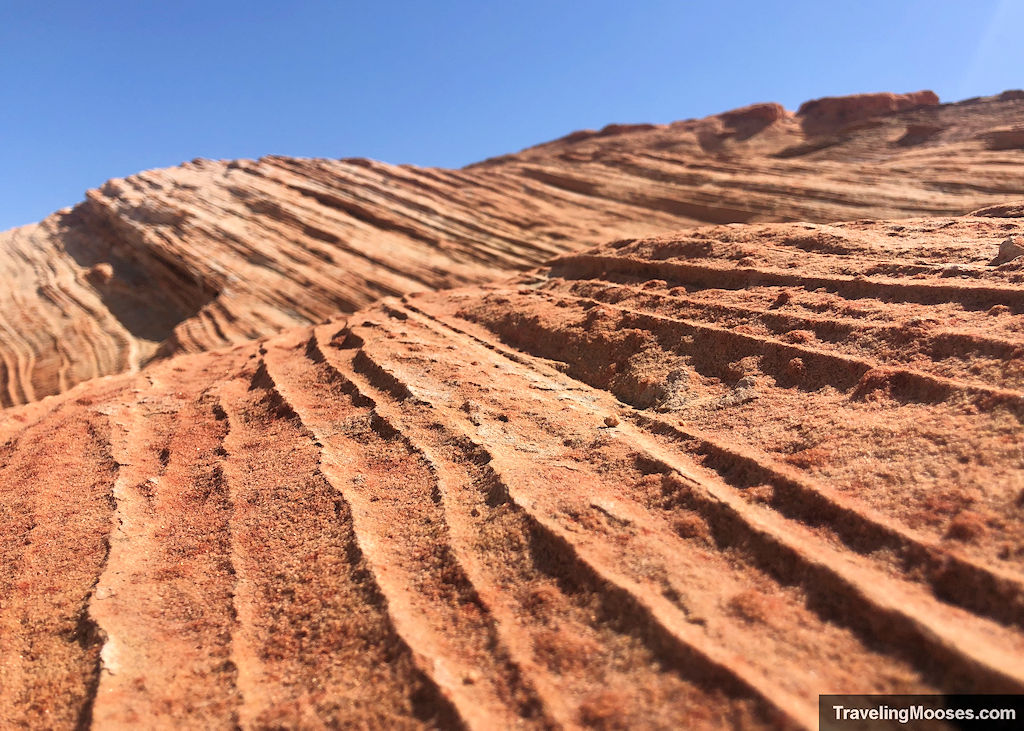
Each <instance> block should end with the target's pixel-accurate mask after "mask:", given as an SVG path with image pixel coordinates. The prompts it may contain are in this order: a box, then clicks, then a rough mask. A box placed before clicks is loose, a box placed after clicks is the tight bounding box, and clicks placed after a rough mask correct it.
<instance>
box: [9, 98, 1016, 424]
mask: <svg viewBox="0 0 1024 731" xmlns="http://www.w3.org/2000/svg"><path fill="white" fill-rule="evenodd" d="M935 102H936V100H935V98H934V94H931V92H921V93H919V94H911V95H893V94H877V95H862V96H858V97H846V98H838V99H822V100H816V101H814V102H808V103H806V104H804V105H803V107H801V112H798V113H797V114H792V113H790V112H787V111H786V110H784V109H783V108H782V107H780V106H779V105H776V104H758V105H754V106H751V107H746V108H744V109H739V110H734V111H732V112H726V113H724V114H720V115H717V116H713V117H709V118H706V119H701V120H688V121H683V122H676V123H673V124H670V125H611V126H609V127H606V128H605V129H603V130H601V131H600V132H590V131H584V132H576V133H573V134H571V135H569V136H568V137H565V138H563V139H561V140H556V141H554V142H550V143H547V144H544V145H540V146H538V147H535V148H531V149H528V150H524V151H523V152H521V153H519V154H516V155H508V156H505V157H502V158H496V159H492V160H488V161H484V162H482V163H478V164H475V165H470V166H469V167H467V168H465V169H463V170H438V169H424V168H417V167H413V166H394V165H386V164H383V163H377V162H371V161H367V160H340V161H339V160H296V159H288V158H281V157H269V158H263V159H261V160H259V161H248V160H241V161H234V162H214V161H209V160H197V161H194V162H192V163H186V164H184V165H182V166H180V167H177V168H171V169H166V170H153V171H148V172H144V173H140V174H138V175H134V176H131V177H129V178H125V179H123V180H112V181H110V182H108V183H107V184H105V185H104V186H102V187H101V188H99V189H98V190H93V191H89V193H88V195H87V198H86V201H85V202H84V203H81V204H79V205H78V206H76V207H74V208H73V209H70V210H65V211H62V212H60V213H57V214H55V215H53V216H51V217H50V218H48V219H46V220H45V221H43V222H42V223H40V224H37V225H32V226H26V227H23V228H20V229H14V230H12V231H8V232H6V233H2V234H0V275H2V276H3V278H4V283H5V285H6V286H5V287H4V288H3V290H2V291H0V332H2V333H3V337H2V338H0V406H2V405H11V404H19V403H25V402H27V401H32V400H34V399H36V398H40V397H42V396H45V395H48V394H52V393H58V392H60V391H62V390H65V389H67V388H69V387H70V386H73V385H74V384H76V383H79V382H81V381H83V380H87V379H89V378H92V377H95V376H100V375H108V374H112V373H118V372H123V371H133V370H136V369H138V368H139V367H140V366H142V365H144V364H145V363H147V362H149V361H150V360H151V359H152V358H154V357H161V356H166V355H170V354H174V353H183V352H196V351H201V350H207V349H210V348H216V347H222V346H224V345H228V344H232V343H238V342H244V341H246V340H249V339H251V338H254V337H258V336H261V335H266V334H269V333H272V332H277V331H280V330H282V329H286V328H288V327H292V326H295V325H299V324H308V323H314V322H319V321H321V320H322V319H324V318H325V317H328V316H330V315H332V314H334V313H336V312H339V311H342V312H351V311H354V310H356V309H358V308H359V307H362V306H364V305H366V304H369V303H370V302H372V301H373V300H375V299H377V298H379V297H381V296H385V295H400V294H404V293H407V292H412V291H418V290H427V289H438V288H444V287H450V286H457V285H462V284H470V283H476V282H483V281H487V280H489V279H491V278H493V277H494V276H495V273H496V272H499V271H502V270H522V269H526V268H529V267H531V266H535V265H537V264H540V263H542V262H544V261H546V260H547V259H549V258H551V257H552V256H555V255H558V254H560V253H564V252H566V251H575V250H579V249H581V248H585V247H588V246H593V245H596V244H598V243H601V242H602V241H606V240H610V239H613V238H621V237H623V236H638V235H649V234H653V233H658V232H661V231H666V230H672V229H678V228H681V227H688V226H695V225H698V224H701V223H733V222H765V221H796V220H805V221H815V222H828V221H839V220H853V219H858V218H865V217H868V218H875V219H881V218H902V217H907V216H915V215H916V216H921V215H955V214H963V213H966V212H967V211H970V210H973V209H977V208H981V207H983V206H987V205H995V204H1001V203H1004V202H1005V201H1006V199H1007V198H1014V197H1015V198H1018V199H1019V198H1021V197H1022V196H1024V149H1021V145H1020V144H1019V142H1020V140H1019V139H1018V138H1019V136H1020V135H1019V130H1018V129H1017V128H1016V127H1015V126H1014V125H1019V120H1020V119H1021V117H1022V115H1024V98H1022V97H1021V95H1019V94H1017V93H1014V92H1007V93H1005V94H1003V95H1000V96H998V97H991V98H987V99H980V100H973V101H969V102H962V103H958V104H947V105H938V104H936V103H935ZM1015 140H1016V142H1015Z"/></svg>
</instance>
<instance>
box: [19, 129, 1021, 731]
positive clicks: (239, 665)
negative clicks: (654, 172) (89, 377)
mask: <svg viewBox="0 0 1024 731" xmlns="http://www.w3.org/2000/svg"><path fill="white" fill-rule="evenodd" d="M647 134H650V132H647ZM972 154H980V153H977V152H975V153H972ZM517 164H525V163H517ZM1022 234H1024V219H1021V218H1019V217H1013V216H967V217H947V216H941V217H927V218H915V219H904V220H899V221H890V222H885V221H877V222H876V221H867V220H858V221H854V222H850V223H842V224H816V223H790V224H730V225H720V226H712V227H701V228H695V229H691V230H688V231H682V232H676V233H672V234H664V235H659V236H656V237H639V238H634V237H630V238H624V239H619V240H616V241H614V242H612V243H607V244H604V245H602V246H599V247H597V248H591V249H587V250H583V251H577V252H572V253H566V254H564V255H562V256H559V257H557V258H556V259H554V261H553V262H552V263H551V264H550V266H547V267H542V268H537V269H533V270H531V271H528V272H524V273H521V274H518V275H515V276H514V278H512V279H510V280H507V281H503V282H499V283H492V284H489V285H483V286H469V287H463V288H459V289H456V290H453V291H449V292H416V293H410V294H407V295H405V296H402V297H388V298H385V299H384V300H382V301H381V302H379V303H377V304H374V305H372V306H370V307H368V308H365V309H362V310H360V311H358V312H356V313H354V314H352V315H349V316H347V317H341V318H336V319H332V320H330V321H328V322H326V323H324V324H320V325H315V326H302V327H298V328H292V329H289V330H287V331H285V332H283V333H281V334H278V335H275V336H272V337H266V338H262V339H260V340H258V341H255V342H251V343H245V344H240V345H235V346H232V347H228V348H224V349H218V350H215V351H212V352H207V353H201V354H191V355H188V354H186V355H181V356H178V357H175V358H172V359H168V360H165V361H162V362H157V363H154V364H152V365H150V366H149V367H147V368H146V369H144V370H143V371H141V372H139V373H134V374H122V375H118V376H111V377H106V378H99V379H95V380H93V381H91V382H89V383H84V384H80V385H78V386H76V387H74V388H71V389H70V390H68V391H67V392H65V393H63V394H61V395H58V396H54V397H50V398H46V399H42V400H39V401H37V402H34V403H31V404H28V405H25V406H20V407H15V408H12V409H8V410H7V411H6V412H4V420H3V421H2V422H0V445H2V446H0V465H2V467H0V506H2V509H3V511H4V513H3V516H2V519H0V551H2V561H0V602H2V605H0V685H2V687H3V688H4V689H5V690H4V693H3V694H0V725H3V726H5V727H17V726H19V725H29V726H33V727H49V728H54V727H63V728H70V727H75V726H76V725H77V726H78V727H90V726H94V727H97V728H122V727H146V728H162V727H167V728H170V727H175V728H182V727H192V728H199V727H210V728H229V727H235V726H241V727H244V728H279V727H314V726H355V727H359V726H364V727H387V728H462V727H464V728H477V729H495V728H524V729H528V728H553V727H561V728H580V727H589V728H665V729H679V728H692V729H705V728H736V727H740V728H815V727H816V718H817V715H816V714H817V712H816V708H817V696H818V694H819V693H823V692H865V693H871V692H902V693H917V692H921V693H932V692H951V691H963V692H982V693H986V692H1011V693H1021V692H1024V661H1022V658H1024V529H1022V526H1024V521H1022V520H1021V518H1022V511H1024V479H1022V475H1024V453H1022V442H1021V439H1020V435H1021V423H1022V420H1024V258H1019V257H1018V258H1011V259H1009V260H1008V261H1005V262H1003V263H1000V264H995V265H994V264H992V261H993V259H995V258H996V257H997V255H998V254H999V252H1000V249H1001V248H1005V247H1002V244H1003V242H1004V241H1006V240H1007V239H1013V238H1014V237H1018V236H1020V235H1022Z"/></svg>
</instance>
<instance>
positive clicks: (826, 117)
mask: <svg viewBox="0 0 1024 731" xmlns="http://www.w3.org/2000/svg"><path fill="white" fill-rule="evenodd" d="M938 103H939V97H938V95H937V94H936V93H935V92H934V91H916V92H913V93H910V94H890V93H882V94H854V95H853V96H828V97H823V98H821V99H812V100H811V101H807V102H804V103H803V104H801V105H800V108H799V109H798V110H797V112H796V114H797V116H798V117H799V118H800V120H801V122H802V124H803V126H804V129H805V130H807V131H808V132H810V133H813V134H820V133H822V132H825V131H834V130H838V129H841V128H843V127H847V126H849V125H851V124H854V123H856V122H862V121H864V120H866V119H873V118H875V117H881V116H884V115H887V114H892V113H893V112H903V111H907V110H909V109H917V108H918V107H930V106H936V105H937V104H938Z"/></svg>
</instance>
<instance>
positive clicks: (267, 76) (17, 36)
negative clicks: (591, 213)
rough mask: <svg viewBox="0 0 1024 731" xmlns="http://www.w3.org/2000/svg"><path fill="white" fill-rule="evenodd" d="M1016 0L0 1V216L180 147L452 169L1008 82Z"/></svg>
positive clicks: (166, 157) (4, 224)
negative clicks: (750, 111) (646, 129)
mask: <svg viewBox="0 0 1024 731" xmlns="http://www.w3.org/2000/svg"><path fill="white" fill-rule="evenodd" d="M1022 27H1024V2H1020V1H1018V0H1001V1H1000V0H989V1H986V0H976V1H975V2H972V3H967V2H954V1H947V0H930V1H928V2H919V1H917V0H914V1H907V2H899V1H898V0H888V1H886V2H880V1H876V0H862V1H860V2H849V3H838V2H830V1H828V0H815V1H813V2H805V1H803V0H791V1H790V2H774V3H773V2H766V1H765V0H760V1H752V2H746V1H735V2H725V1H720V2H682V1H678V2H669V1H667V0H632V2H622V1H621V0H617V1H615V2H606V1H605V0H591V1H590V2H559V1H558V0H549V1H547V2H534V1H533V0H524V1H516V0H505V1H504V2H468V1H463V0H458V1H452V2H445V1H444V0H438V1H437V2H425V1H423V0H417V1H409V2H386V1H383V0H381V1H378V2H374V3H367V2H359V3H356V2H316V1H311V2H299V1H296V2H285V1H284V0H278V1H277V2H268V1H266V0H247V1H246V2H235V1H234V0H232V1H224V2H218V0H205V1H203V2H195V1H193V0H176V1H175V2H166V3H165V2H157V1H156V0H131V1H124V2H105V1H104V0H96V1H95V2H82V1H81V0H74V2H70V1H63V0H51V1H49V2H38V0H34V1H30V2H26V1H23V0H0V156H2V157H0V230H3V229H6V228H10V227H12V226H15V225H20V224H23V223H29V222H31V221H35V220H39V219H41V218H43V217H45V216H46V215H47V214H48V213H50V212H52V211H53V210H56V209H58V208H61V207H63V206H66V205H70V204H73V203H75V202H77V201H79V200H81V199H82V197H83V194H84V191H85V190H86V189H87V188H91V187H95V186H97V185H99V184H101V183H102V182H103V181H104V180H106V179H107V178H111V177H122V176H125V175H129V174H131V173H133V172H136V171H138V170H142V169H146V168H152V167H163V166H167V165H175V164H177V163H179V162H181V161H183V160H187V159H191V158H193V157H211V158H236V157H259V156H261V155H265V154H272V153H273V154H284V155H302V156H326V157H351V156H365V157H373V158H377V159H382V160H387V161H389V162H396V163H404V162H409V163H416V164H420V165H444V166H460V165H464V164H466V163H469V162H472V161H474V160H478V159H482V158H485V157H489V156H492V155H498V154H502V153H504V152H510V151H515V150H518V149H521V148H523V147H526V146H528V145H531V144H535V143H538V142H543V141H545V140H548V139H551V138H554V137H558V136H561V135H563V134H565V133H567V132H570V131H572V130H574V129H581V128H585V127H601V126H603V125H605V124H607V123H609V122H669V121H672V120H676V119H685V118H688V117H698V116H704V115H706V114H712V113H715V112H719V111H724V110H726V109H730V108H734V107H737V106H742V105H745V104H749V103H752V102H757V101H779V102H782V103H783V104H785V105H786V106H787V107H789V108H795V107H796V106H797V105H799V104H800V102H802V101H804V100H806V99H810V98H814V97H818V96H826V95H837V94H849V93H855V92H861V91H883V90H884V91H912V90H917V89H922V88H931V89H934V90H935V91H936V92H938V94H939V96H940V97H941V98H942V99H943V100H944V101H954V100H958V99H962V98H965V97H969V96H975V95H985V94H992V93H996V92H999V91H1002V90H1004V89H1008V88H1020V87H1024V44H1022V43H1020V37H1019V30H1020V28H1022Z"/></svg>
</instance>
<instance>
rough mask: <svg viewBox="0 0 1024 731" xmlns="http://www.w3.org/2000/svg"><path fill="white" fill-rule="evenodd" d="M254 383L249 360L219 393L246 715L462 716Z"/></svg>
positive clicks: (248, 720) (286, 424)
mask: <svg viewBox="0 0 1024 731" xmlns="http://www.w3.org/2000/svg"><path fill="white" fill-rule="evenodd" d="M260 384H261V377H260V376H259V375H258V374H257V372H256V370H255V366H253V370H251V371H250V375H249V377H248V378H245V379H244V380H242V379H238V380H235V381H233V382H231V383H228V384H224V385H222V386H221V391H220V398H221V407H222V409H223V411H224V413H225V414H226V415H227V418H228V423H229V431H228V435H227V437H226V439H225V449H226V450H227V456H226V459H225V466H224V471H225V476H226V477H227V479H228V484H229V486H230V494H231V499H232V502H233V505H234V511H233V514H232V518H231V530H232V537H233V538H232V542H233V547H234V549H233V551H234V565H235V570H236V572H237V575H238V590H237V591H236V594H235V596H236V606H237V607H238V612H237V615H238V627H237V629H236V631H235V635H234V641H235V643H236V647H237V648H238V650H237V652H236V657H238V658H239V659H238V660H236V662H238V663H239V683H240V687H241V691H242V694H243V697H244V699H245V704H244V705H243V707H242V709H241V712H240V718H241V722H242V724H243V725H257V726H260V725H268V724H286V725H288V724H309V723H314V722H315V723H326V724H328V725H330V724H346V723H357V722H358V723H378V724H383V725H388V726H398V727H423V726H434V725H439V726H441V727H455V728H457V727H459V726H461V723H460V720H459V717H458V715H457V713H456V712H455V711H454V710H453V708H452V707H451V705H450V704H449V703H448V702H447V701H446V700H445V699H444V697H443V696H442V695H441V694H440V693H439V691H438V689H437V687H436V686H435V685H434V683H433V682H432V681H431V680H430V679H429V678H428V677H426V676H425V675H424V674H423V673H422V671H421V670H420V669H419V668H418V667H417V662H416V661H415V660H414V658H413V656H412V654H411V652H410V650H409V647H408V646H407V645H406V643H405V642H404V641H403V640H402V639H401V638H400V636H399V635H398V634H397V633H396V631H395V628H394V626H393V624H392V620H391V617H390V614H389V611H390V610H389V608H388V604H387V601H386V599H385V598H384V596H383V595H382V594H381V591H380V589H379V587H378V586H377V584H376V582H375V579H374V575H373V573H372V570H371V569H370V568H369V567H368V566H367V563H366V560H365V559H364V557H363V551H362V549H361V547H360V544H359V539H358V537H357V534H356V533H355V529H354V526H353V516H352V514H351V512H350V508H349V506H348V504H347V503H346V502H345V501H344V500H343V499H342V498H341V496H339V495H338V494H337V493H336V491H335V490H334V489H333V488H332V487H331V485H330V484H329V483H328V481H327V480H326V479H325V477H324V475H323V474H322V473H321V471H320V467H319V452H318V450H317V448H316V447H315V446H314V444H313V442H312V441H311V440H310V438H309V434H308V433H307V432H306V431H305V427H304V426H303V425H302V424H301V422H299V421H298V420H297V419H296V418H295V416H294V414H293V413H291V411H290V410H289V409H284V410H280V403H276V402H277V401H278V399H280V396H279V395H278V396H276V397H275V396H274V394H273V393H272V392H270V391H267V390H266V388H265V387H263V386H261V385H260ZM271 445H272V446H271ZM285 447H286V448H285ZM265 607H272V608H273V611H272V612H270V613H267V612H266V611H265V610H264V609H263V608H265Z"/></svg>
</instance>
